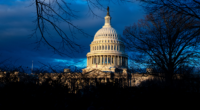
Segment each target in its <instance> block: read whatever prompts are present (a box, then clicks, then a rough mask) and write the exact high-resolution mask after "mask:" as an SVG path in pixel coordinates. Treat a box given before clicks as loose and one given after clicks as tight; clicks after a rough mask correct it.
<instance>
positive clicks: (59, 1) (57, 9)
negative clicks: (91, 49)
mask: <svg viewBox="0 0 200 110" xmlns="http://www.w3.org/2000/svg"><path fill="white" fill-rule="evenodd" d="M33 1H34V2H33V4H32V5H35V7H36V15H37V17H36V20H35V22H36V28H35V30H34V33H33V34H31V37H33V35H36V33H37V31H38V30H39V33H40V35H41V37H40V39H39V40H38V41H37V42H36V44H37V49H38V48H39V46H40V44H41V43H44V44H47V45H48V46H49V47H51V49H53V50H54V53H58V54H59V55H66V56H68V57H72V56H73V53H74V52H81V51H82V50H83V49H84V48H83V46H82V45H80V44H78V43H77V41H78V39H77V36H76V35H75V34H76V31H78V32H79V33H80V34H82V35H83V37H87V36H91V35H89V34H87V33H86V32H84V31H83V30H82V29H80V28H79V27H78V26H76V25H74V23H73V22H72V20H71V19H74V18H75V19H76V18H78V16H77V15H76V14H75V13H77V12H78V11H76V10H74V9H72V7H70V5H71V3H70V1H66V0H33ZM71 1H73V0H71ZM106 1H107V2H113V0H106ZM75 2H76V1H75ZM85 2H87V6H88V8H89V12H90V13H92V15H93V16H95V17H100V16H98V15H97V14H95V12H93V8H98V9H99V10H103V11H105V10H106V7H107V6H106V7H104V6H103V5H102V3H101V2H100V1H99V0H85ZM103 2H105V1H103ZM115 2H128V0H117V1H116V0H114V2H113V3H115ZM100 18H102V17H100ZM60 21H63V22H65V23H67V25H68V27H69V31H70V33H71V34H67V33H66V32H65V31H64V30H63V29H62V28H61V27H59V26H58V24H57V23H59V22H60ZM47 24H50V26H52V27H53V30H55V32H56V33H57V34H58V36H59V37H60V38H61V42H59V44H60V46H59V48H57V47H56V46H55V45H53V43H51V42H49V41H48V40H47V38H48V37H47V35H46V33H47V34H48V36H51V33H50V32H51V30H49V29H48V25H47ZM76 40H77V41H76ZM59 49H61V50H59Z"/></svg>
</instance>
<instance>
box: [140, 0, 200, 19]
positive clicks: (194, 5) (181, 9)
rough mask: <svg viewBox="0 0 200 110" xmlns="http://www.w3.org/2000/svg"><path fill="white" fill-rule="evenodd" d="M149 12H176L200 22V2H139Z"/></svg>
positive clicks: (156, 0) (178, 0) (169, 0)
mask: <svg viewBox="0 0 200 110" xmlns="http://www.w3.org/2000/svg"><path fill="white" fill-rule="evenodd" d="M139 1H141V2H142V3H143V6H144V8H145V9H146V11H147V12H151V13H152V12H156V11H157V10H159V9H163V10H165V12H167V11H169V10H170V11H174V12H176V13H177V14H180V13H181V14H184V15H185V16H191V17H194V18H197V19H199V20H200V13H199V11H200V1H198V0H139Z"/></svg>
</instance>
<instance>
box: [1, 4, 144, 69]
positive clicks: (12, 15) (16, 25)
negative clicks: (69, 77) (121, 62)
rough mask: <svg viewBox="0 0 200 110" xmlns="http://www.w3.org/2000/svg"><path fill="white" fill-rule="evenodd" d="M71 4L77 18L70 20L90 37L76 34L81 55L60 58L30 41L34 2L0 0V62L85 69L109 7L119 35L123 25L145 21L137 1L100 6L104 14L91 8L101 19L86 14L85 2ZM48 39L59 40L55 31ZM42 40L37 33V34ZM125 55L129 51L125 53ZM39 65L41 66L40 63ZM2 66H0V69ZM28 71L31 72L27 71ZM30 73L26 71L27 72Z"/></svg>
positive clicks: (33, 18) (33, 27)
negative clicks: (92, 43)
mask: <svg viewBox="0 0 200 110" xmlns="http://www.w3.org/2000/svg"><path fill="white" fill-rule="evenodd" d="M69 1H71V5H70V6H71V8H72V9H74V10H77V11H79V12H78V13H75V14H76V15H77V16H79V17H78V18H77V19H72V23H73V24H74V25H76V26H78V27H79V28H81V29H83V30H84V31H85V32H86V33H88V34H89V35H91V36H92V37H83V36H82V35H81V34H77V35H76V37H77V39H75V41H76V42H77V43H79V44H80V45H82V46H83V47H85V48H86V49H84V51H82V52H81V53H77V54H76V53H75V54H74V55H73V58H69V57H66V56H64V57H62V56H59V55H58V54H54V53H53V50H52V49H51V48H49V47H48V46H47V45H46V44H45V45H44V44H41V45H40V47H39V48H38V49H35V47H37V44H35V43H34V42H36V41H37V37H36V36H33V37H31V38H30V36H29V35H30V34H32V33H33V32H34V31H33V30H34V29H35V27H36V24H35V23H34V22H33V21H34V20H35V19H36V7H35V4H33V5H31V3H33V2H34V1H33V0H0V62H1V61H3V60H5V59H8V60H7V62H5V63H4V64H6V63H7V64H9V65H16V66H19V65H22V66H25V67H28V68H31V66H32V60H33V65H34V68H37V67H40V66H42V64H41V63H43V64H50V65H58V64H59V65H62V66H63V67H67V66H70V65H74V66H77V67H82V68H83V67H86V54H87V53H88V52H89V51H90V47H89V45H90V43H91V42H92V40H93V38H94V35H95V33H96V32H97V31H98V30H99V29H100V28H102V26H103V25H104V17H105V16H106V13H107V12H106V8H107V6H109V7H110V16H111V17H112V19H111V25H112V27H113V28H114V29H116V30H117V32H118V33H119V34H120V35H121V36H122V33H123V30H124V29H125V26H130V25H132V24H133V23H136V22H137V21H138V20H139V19H142V18H144V15H145V14H144V11H143V9H142V7H141V6H140V5H139V3H138V2H134V3H120V4H118V3H116V4H113V3H108V2H105V3H103V2H101V3H103V7H104V8H105V10H104V11H102V10H99V9H97V8H93V9H92V10H93V11H94V13H95V14H97V15H98V16H100V17H102V18H97V17H94V16H93V15H92V13H91V12H89V8H88V6H87V3H86V2H85V1H84V0H76V1H74V2H72V0H69ZM59 26H60V27H61V28H62V29H64V31H65V32H66V33H67V34H70V32H69V29H68V25H67V23H65V22H61V23H60V25H59ZM50 29H52V28H50ZM51 32H52V33H51V35H52V36H51V37H48V36H46V37H47V38H48V40H49V42H50V43H52V44H55V42H52V41H60V40H61V39H60V37H59V36H58V35H56V33H55V32H54V31H51ZM36 35H37V36H38V38H40V37H41V35H40V34H39V33H37V34H36ZM126 53H128V52H126ZM39 62H41V63H39ZM2 65H3V64H1V65H0V66H2ZM28 70H30V69H28ZM29 72H30V71H27V73H29Z"/></svg>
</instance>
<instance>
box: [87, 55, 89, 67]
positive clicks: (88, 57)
mask: <svg viewBox="0 0 200 110" xmlns="http://www.w3.org/2000/svg"><path fill="white" fill-rule="evenodd" d="M88 60H89V57H87V66H89V64H88V62H89V61H88Z"/></svg>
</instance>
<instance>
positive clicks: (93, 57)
mask: <svg viewBox="0 0 200 110" xmlns="http://www.w3.org/2000/svg"><path fill="white" fill-rule="evenodd" d="M92 64H93V65H94V56H92Z"/></svg>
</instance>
